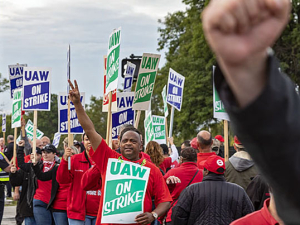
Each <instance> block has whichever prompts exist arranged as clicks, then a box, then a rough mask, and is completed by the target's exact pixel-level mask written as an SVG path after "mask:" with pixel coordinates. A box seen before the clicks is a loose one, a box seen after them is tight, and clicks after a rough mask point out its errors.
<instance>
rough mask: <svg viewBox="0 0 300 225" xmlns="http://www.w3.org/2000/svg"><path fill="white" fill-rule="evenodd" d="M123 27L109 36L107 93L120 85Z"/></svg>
mask: <svg viewBox="0 0 300 225" xmlns="http://www.w3.org/2000/svg"><path fill="white" fill-rule="evenodd" d="M120 43H121V27H119V28H118V29H116V30H114V31H113V32H112V33H111V35H110V36H109V40H108V52H107V62H106V63H107V64H106V68H107V70H106V79H107V80H106V91H105V94H107V93H109V92H110V91H113V90H114V89H116V88H117V87H118V75H119V64H120Z"/></svg>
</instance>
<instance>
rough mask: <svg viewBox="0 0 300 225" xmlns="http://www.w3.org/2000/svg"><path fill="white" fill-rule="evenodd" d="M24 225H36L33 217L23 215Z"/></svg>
mask: <svg viewBox="0 0 300 225" xmlns="http://www.w3.org/2000/svg"><path fill="white" fill-rule="evenodd" d="M24 221H25V225H36V222H35V219H34V217H24Z"/></svg>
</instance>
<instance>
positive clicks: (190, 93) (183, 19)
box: [152, 0, 216, 141]
mask: <svg viewBox="0 0 300 225" xmlns="http://www.w3.org/2000/svg"><path fill="white" fill-rule="evenodd" d="M183 2H184V3H185V4H186V5H187V6H188V7H187V8H186V11H185V12H175V13H173V14H168V15H167V16H166V17H165V20H164V22H161V21H160V22H161V23H162V25H164V27H163V28H159V29H158V31H159V33H160V38H159V43H158V45H159V49H158V50H162V49H164V48H168V51H167V53H166V59H167V63H166V65H165V66H164V67H163V68H162V69H161V70H160V72H159V75H158V76H157V78H156V84H155V90H154V95H153V99H152V106H153V107H152V109H153V114H154V113H160V114H161V115H162V107H163V104H162V100H161V91H162V88H163V86H164V85H166V84H167V81H168V72H169V68H172V69H174V70H175V71H177V72H178V73H180V74H182V75H183V76H185V78H186V79H185V84H184V94H183V105H182V109H181V112H178V111H177V110H175V117H174V132H173V134H174V135H173V136H174V137H176V138H177V140H178V141H179V140H180V141H183V140H185V139H191V138H193V137H195V136H196V134H197V132H198V130H199V126H200V125H205V124H206V125H207V124H210V123H211V122H213V121H212V117H213V108H212V105H213V99H212V66H213V65H214V64H215V63H216V60H215V58H214V56H213V54H212V52H211V51H210V49H209V47H208V45H207V43H206V41H205V38H204V33H203V30H202V22H201V18H200V15H201V12H202V11H203V8H204V6H205V5H206V4H207V2H208V1H191V0H184V1H183ZM169 111H170V107H169Z"/></svg>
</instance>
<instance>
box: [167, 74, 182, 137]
mask: <svg viewBox="0 0 300 225" xmlns="http://www.w3.org/2000/svg"><path fill="white" fill-rule="evenodd" d="M184 80H185V77H184V76H182V75H181V74H179V73H177V72H176V71H175V70H173V69H172V68H170V69H169V77H168V91H167V103H168V104H170V105H171V106H172V108H171V120H170V130H169V137H172V135H173V123H174V108H176V109H177V110H178V111H180V110H181V106H182V97H183V87H184Z"/></svg>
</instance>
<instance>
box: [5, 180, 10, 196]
mask: <svg viewBox="0 0 300 225" xmlns="http://www.w3.org/2000/svg"><path fill="white" fill-rule="evenodd" d="M5 185H6V192H7V193H6V197H9V198H11V184H10V182H9V181H8V182H6V184H5Z"/></svg>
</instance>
